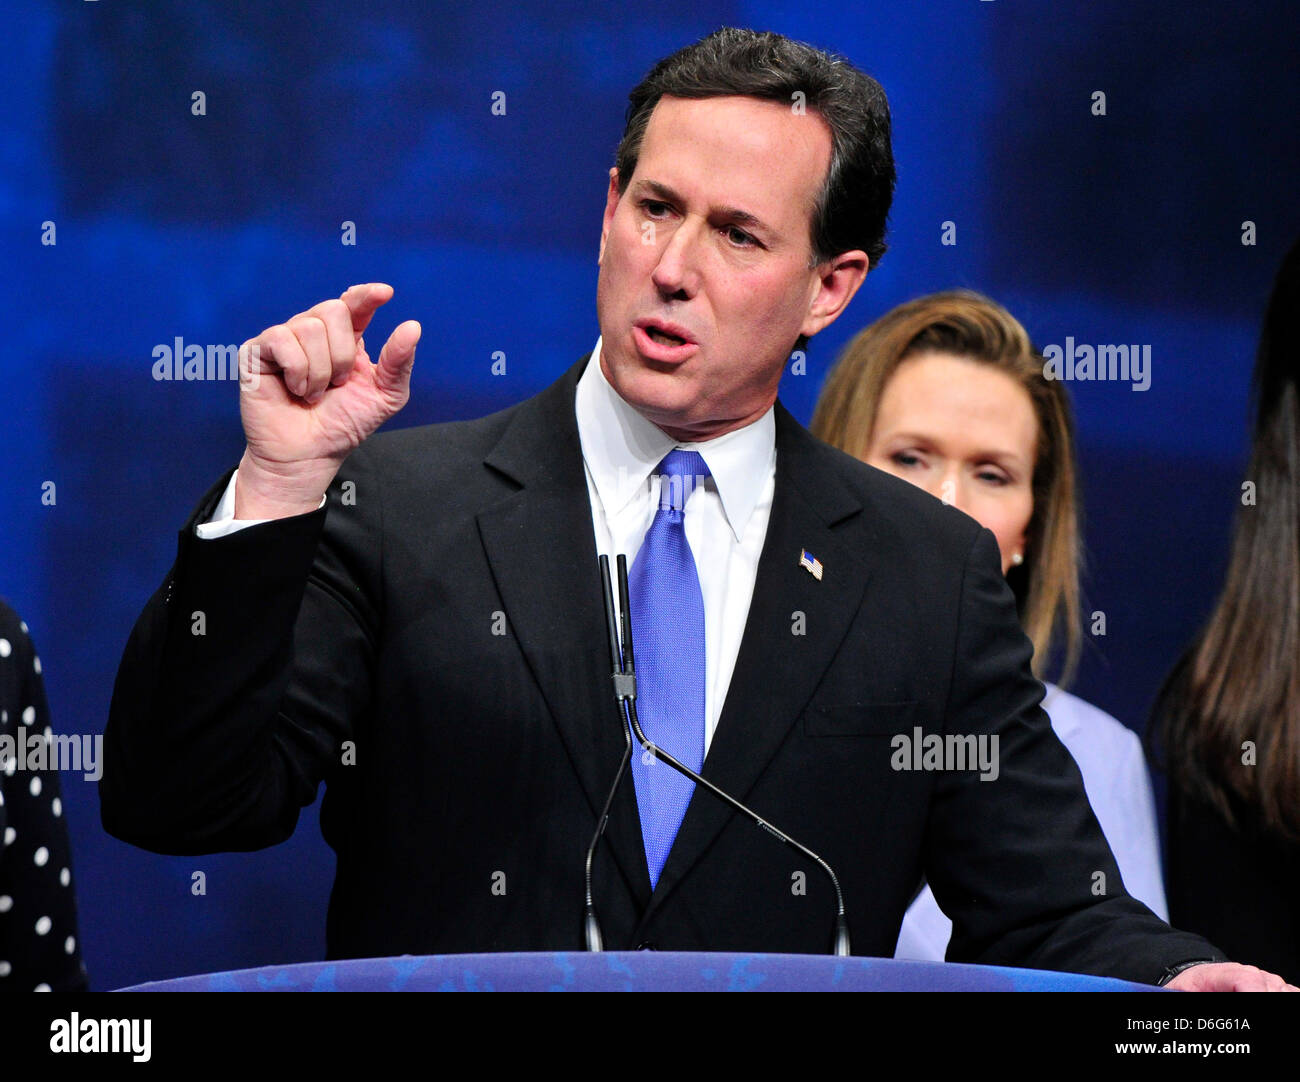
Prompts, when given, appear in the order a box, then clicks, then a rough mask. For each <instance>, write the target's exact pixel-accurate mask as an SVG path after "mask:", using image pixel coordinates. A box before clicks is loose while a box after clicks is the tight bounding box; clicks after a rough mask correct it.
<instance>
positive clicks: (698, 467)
mask: <svg viewBox="0 0 1300 1082" xmlns="http://www.w3.org/2000/svg"><path fill="white" fill-rule="evenodd" d="M655 472H656V473H658V474H659V475H660V481H659V509H660V510H661V511H663V510H671V511H682V510H684V509H685V507H686V501H687V500H689V499H690V498H691V493H692V492H694V491H695V489H696V488H697V487H698V486H701V485H703V484H704V479H705V478H706V477H710V476H712V475H711V474H710V473H709V467H708V466H707V465H705V462H704V456H703V455H701V454H700V453H699V452H698V451H683V450H680V449H676V450H672V451H669V452H668V454H666V455H665V456H664V460H663V461H662V462H660V463H659V468H658V469H657V470H656V471H655Z"/></svg>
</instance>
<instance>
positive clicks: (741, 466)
mask: <svg viewBox="0 0 1300 1082" xmlns="http://www.w3.org/2000/svg"><path fill="white" fill-rule="evenodd" d="M600 346H601V340H600V339H599V338H597V339H596V347H595V349H593V350H592V352H591V360H590V361H588V362H587V368H586V371H584V372H583V373H582V377H581V378H580V379H579V380H578V391H577V397H576V399H575V402H574V408H575V411H576V413H577V419H578V438H579V440H580V441H581V442H582V458H583V461H584V462H585V463H586V464H587V469H588V470H589V471H590V473H591V477H592V480H593V481H594V483H595V485H596V492H597V493H598V494H599V496H600V500H601V503H602V504H603V505H604V507H605V512H606V514H608V515H611V516H612V515H615V514H617V513H618V512H619V511H621V510H622V509H623V508H624V507H626V506H627V504H628V501H629V500H631V499H632V498H633V497H634V496H635V495H636V494H637V493H638V491H639V490H641V489H642V488H644V486H645V483H646V479H647V478H648V477H649V476H650V474H651V473H652V472H653V471H654V468H655V467H656V466H658V465H659V463H660V462H662V461H663V459H664V456H665V455H666V454H668V452H669V451H671V450H672V449H673V448H674V447H680V448H682V449H683V450H687V451H698V452H699V453H700V455H701V456H702V457H703V458H704V461H705V464H706V465H707V466H708V467H709V473H711V474H712V475H713V480H714V483H715V485H716V486H717V489H718V497H719V499H720V500H721V501H722V510H723V513H724V514H725V515H726V517H727V524H728V525H729V526H730V527H731V531H732V533H734V534H735V536H736V540H737V541H739V540H740V539H741V537H742V536H743V534H744V532H745V525H746V524H747V523H748V522H749V516H750V515H751V514H752V513H753V510H754V506H755V505H756V504H757V503H758V501H759V498H760V497H761V496H762V494H763V487H764V485H765V484H766V482H767V480H768V478H769V477H771V476H772V471H773V470H774V469H775V465H776V417H775V415H774V413H773V410H772V408H771V407H770V406H769V407H768V409H767V412H766V413H764V414H763V416H762V417H760V418H759V419H758V420H757V421H753V422H752V423H750V424H748V425H746V426H745V427H744V428H738V429H736V430H735V431H734V432H728V433H727V434H726V435H724V436H719V437H717V438H716V439H712V440H705V441H704V442H702V443H679V442H677V441H676V440H674V439H673V438H672V436H670V435H668V433H666V432H664V431H663V429H661V428H659V427H658V426H657V425H655V424H653V423H652V422H650V421H648V420H646V419H645V418H644V417H642V416H641V414H639V413H638V412H637V411H636V410H635V409H634V408H633V407H632V406H630V405H628V403H627V402H625V401H624V400H623V399H622V398H621V397H620V396H619V394H618V392H617V391H615V390H614V388H613V387H611V386H610V384H609V381H608V380H607V379H606V378H605V373H604V372H602V371H601V368H600Z"/></svg>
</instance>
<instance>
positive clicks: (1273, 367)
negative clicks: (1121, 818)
mask: <svg viewBox="0 0 1300 1082" xmlns="http://www.w3.org/2000/svg"><path fill="white" fill-rule="evenodd" d="M1298 313H1300V241H1298V242H1297V243H1296V244H1295V245H1293V246H1292V248H1291V250H1290V252H1288V253H1287V256H1286V258H1285V259H1284V260H1283V263H1282V268H1281V270H1280V271H1279V272H1278V276H1277V280H1276V282H1275V283H1274V287H1273V294H1272V297H1271V299H1270V300H1269V303H1268V308H1267V310H1266V313H1265V316H1264V327H1263V331H1262V333H1261V335H1260V341H1259V351H1258V354H1257V357H1256V363H1255V377H1254V397H1255V432H1254V440H1253V443H1252V447H1251V454H1250V463H1249V465H1248V467H1247V470H1246V478H1245V481H1244V483H1243V484H1242V488H1241V506H1240V507H1238V508H1237V520H1236V528H1235V532H1234V536H1233V541H1232V549H1231V555H1230V557H1229V561H1228V572H1227V577H1226V581H1225V582H1224V586H1223V592H1222V594H1221V595H1220V597H1219V600H1218V603H1217V604H1216V605H1215V608H1214V610H1213V612H1211V614H1210V617H1209V619H1208V620H1207V621H1206V623H1205V626H1204V627H1203V628H1202V630H1201V632H1200V634H1199V635H1198V636H1197V637H1196V638H1195V640H1193V642H1192V644H1191V646H1190V647H1189V648H1188V650H1187V652H1186V653H1185V654H1184V655H1183V657H1182V658H1181V659H1180V661H1179V662H1178V664H1177V665H1176V666H1175V667H1174V669H1173V671H1172V672H1171V673H1170V674H1169V677H1168V678H1167V680H1166V681H1165V685H1164V687H1163V688H1162V689H1161V692H1160V696H1159V699H1158V701H1157V704H1156V708H1155V714H1154V724H1153V725H1152V726H1151V728H1150V730H1149V731H1150V732H1152V733H1153V734H1154V735H1155V738H1156V741H1157V755H1156V757H1157V760H1158V761H1159V760H1163V763H1164V766H1165V769H1166V770H1167V771H1168V774H1169V816H1168V828H1169V829H1168V834H1169V837H1168V846H1167V850H1168V888H1169V911H1170V918H1171V920H1172V922H1173V923H1174V924H1175V925H1177V926H1178V927H1179V928H1185V929H1187V930H1188V931H1191V932H1200V933H1202V934H1203V935H1206V936H1208V937H1209V938H1210V939H1211V940H1212V941H1213V942H1214V943H1216V944H1218V945H1219V946H1220V947H1221V948H1222V949H1223V950H1225V951H1227V952H1228V954H1229V955H1230V956H1231V957H1233V958H1235V959H1237V960H1239V961H1241V962H1247V963H1250V964H1253V965H1257V966H1260V967H1261V968H1264V969H1268V970H1271V971H1273V972H1275V973H1278V974H1281V975H1282V976H1283V977H1284V978H1285V979H1286V980H1288V981H1290V982H1292V983H1294V982H1296V981H1297V980H1300V386H1298V384H1300V346H1298V345H1297V340H1296V333H1295V326H1294V324H1295V317H1296V315H1297V314H1298Z"/></svg>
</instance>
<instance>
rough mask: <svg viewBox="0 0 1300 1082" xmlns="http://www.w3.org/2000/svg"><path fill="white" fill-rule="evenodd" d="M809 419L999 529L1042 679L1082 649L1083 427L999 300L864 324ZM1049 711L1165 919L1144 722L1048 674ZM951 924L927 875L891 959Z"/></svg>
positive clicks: (1095, 803) (956, 303)
mask: <svg viewBox="0 0 1300 1082" xmlns="http://www.w3.org/2000/svg"><path fill="white" fill-rule="evenodd" d="M812 432H813V434H814V435H815V436H818V437H819V438H821V439H823V440H825V441H826V442H827V443H830V444H832V445H834V446H836V447H839V448H840V449H841V450H843V451H847V452H848V453H849V454H852V455H854V456H855V457H857V458H860V459H862V460H863V461H865V462H867V463H869V464H870V465H872V466H876V467H879V468H880V469H882V470H887V471H889V472H890V473H893V474H896V475H897V476H899V477H902V478H904V479H906V480H908V481H911V482H912V483H913V484H916V485H919V486H920V487H922V488H924V489H926V490H928V491H929V492H931V493H932V494H933V495H934V496H936V497H938V498H939V499H942V500H944V502H946V503H949V504H952V505H954V506H956V507H957V508H958V509H959V510H961V511H964V512H966V513H967V514H968V515H970V516H971V517H972V518H974V519H976V520H977V521H978V522H979V523H980V524H981V525H983V526H986V527H988V528H989V529H990V530H991V531H992V532H993V534H994V536H995V537H996V538H997V542H998V548H999V549H1000V551H1001V555H1002V572H1003V574H1004V575H1005V576H1006V578H1007V583H1008V585H1009V586H1010V587H1011V590H1012V592H1013V593H1014V594H1015V597H1016V602H1017V606H1018V608H1019V612H1020V618H1021V622H1022V624H1023V626H1024V629H1025V633H1026V634H1027V635H1028V636H1029V638H1030V640H1031V641H1032V642H1033V644H1034V660H1033V666H1034V672H1035V674H1036V675H1037V676H1038V677H1039V678H1040V679H1045V673H1046V671H1047V666H1048V663H1049V660H1050V659H1051V658H1052V657H1053V656H1054V655H1053V650H1054V649H1055V650H1056V651H1057V654H1059V656H1060V658H1061V664H1060V670H1061V674H1062V675H1061V683H1063V684H1064V683H1068V682H1069V679H1070V677H1071V675H1072V674H1073V671H1074V669H1075V667H1076V665H1077V662H1078V656H1079V649H1080V643H1081V632H1080V614H1079V529H1078V510H1077V506H1076V499H1077V497H1076V489H1075V465H1074V433H1073V422H1072V421H1071V417H1070V408H1069V402H1068V400H1067V399H1066V396H1065V391H1064V389H1063V388H1062V386H1061V384H1060V383H1059V382H1055V381H1052V380H1048V379H1047V378H1045V377H1044V375H1043V360H1042V357H1041V356H1040V355H1039V354H1038V353H1037V351H1036V350H1035V349H1034V348H1033V346H1032V344H1031V343H1030V341H1029V336H1028V335H1027V334H1026V332H1025V329H1024V328H1023V327H1022V326H1021V325H1020V324H1019V322H1017V320H1016V319H1015V318H1014V317H1013V316H1012V315H1011V314H1010V313H1009V312H1008V311H1007V310H1006V309H1005V308H1003V307H1002V306H1001V305H998V304H996V303H995V302H993V301H991V300H989V299H988V298H987V297H984V296H981V295H980V294H978V293H973V292H969V291H965V290H960V291H951V292H946V293H936V294H933V295H931V296H927V297H921V298H919V299H918V300H914V301H911V302H909V303H907V304H904V305H900V306H899V307H897V308H895V309H893V310H892V311H890V312H888V313H886V314H885V315H884V316H882V317H881V318H880V319H878V320H876V322H874V323H873V324H871V326H869V327H867V328H866V329H865V330H863V331H862V332H860V333H859V334H858V335H857V336H856V337H855V338H854V339H853V340H852V341H851V342H850V343H849V345H848V346H847V348H846V349H845V351H844V353H843V354H842V355H841V357H840V358H839V360H838V361H837V362H836V364H835V367H834V368H833V369H832V370H831V372H830V374H829V376H828V377H827V380H826V385H825V387H824V388H823V389H822V394H821V398H820V400H819V401H818V403H817V409H816V412H815V414H814V416H813V422H812ZM1043 709H1044V710H1045V711H1046V712H1047V714H1048V716H1049V717H1050V718H1051V722H1052V729H1053V731H1054V732H1055V733H1056V735H1057V737H1058V738H1059V739H1060V740H1061V742H1062V743H1063V744H1064V745H1065V746H1066V748H1068V749H1069V751H1070V753H1071V755H1073V756H1074V759H1075V762H1076V763H1078V766H1079V770H1080V773H1081V774H1082V775H1083V783H1084V788H1085V789H1086V790H1087V793H1088V799H1089V802H1090V803H1091V804H1092V808H1093V811H1094V813H1095V814H1096V816H1097V820H1098V822H1099V823H1100V824H1101V828H1102V831H1103V833H1104V834H1105V835H1106V839H1107V841H1108V842H1109V843H1110V846H1111V849H1112V850H1113V852H1114V854H1115V860H1116V863H1117V864H1118V865H1119V868H1120V874H1121V875H1122V876H1123V879H1124V886H1125V888H1126V889H1127V890H1128V893H1129V894H1131V895H1132V896H1133V897H1135V898H1137V899H1138V900H1139V901H1141V902H1143V903H1144V904H1145V905H1146V906H1147V907H1148V908H1150V909H1151V910H1152V911H1153V912H1154V913H1155V914H1156V915H1157V916H1159V917H1160V918H1161V919H1165V920H1167V919H1168V915H1167V911H1166V907H1165V894H1164V887H1163V883H1162V880H1161V873H1160V848H1159V841H1158V835H1157V828H1156V817H1155V801H1154V798H1153V796H1152V792H1151V780H1150V777H1149V776H1148V774H1147V768H1146V763H1145V760H1144V758H1143V753H1142V745H1141V742H1140V740H1139V739H1138V737H1137V735H1136V734H1134V733H1133V732H1132V731H1131V730H1130V729H1128V728H1126V727H1125V726H1124V725H1122V724H1120V722H1118V721H1116V720H1115V719H1114V718H1113V717H1111V716H1110V715H1109V714H1107V713H1105V712H1104V711H1102V710H1099V709H1098V708H1097V707H1095V706H1092V705H1090V704H1089V703H1086V702H1084V701H1083V700H1082V699H1079V698H1077V697H1075V696H1073V695H1071V694H1069V693H1068V692H1066V691H1064V690H1063V689H1062V688H1061V687H1059V686H1057V685H1054V684H1050V683H1049V684H1047V695H1046V697H1045V698H1044V700H1043ZM951 931H952V925H951V922H949V920H948V918H947V917H946V916H944V914H943V912H942V910H940V908H939V906H938V903H937V902H936V901H935V898H934V895H933V894H932V893H931V891H930V888H929V887H928V886H925V887H924V888H923V889H922V890H921V892H920V894H919V895H918V896H917V898H916V899H915V900H914V901H913V903H912V905H911V907H910V908H909V909H908V911H907V914H906V916H905V917H904V919H903V926H902V931H901V933H900V935H899V940H898V946H897V948H896V950H895V957H898V958H916V959H928V960H936V961H938V960H942V959H943V958H944V955H945V952H946V950H947V946H948V939H949V936H950V934H951Z"/></svg>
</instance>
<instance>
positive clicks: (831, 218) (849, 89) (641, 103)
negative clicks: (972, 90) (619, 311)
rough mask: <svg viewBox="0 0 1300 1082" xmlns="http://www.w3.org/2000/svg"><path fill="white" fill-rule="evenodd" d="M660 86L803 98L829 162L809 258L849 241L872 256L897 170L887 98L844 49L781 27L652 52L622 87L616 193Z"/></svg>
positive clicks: (685, 92)
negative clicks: (824, 138) (627, 89)
mask: <svg viewBox="0 0 1300 1082" xmlns="http://www.w3.org/2000/svg"><path fill="white" fill-rule="evenodd" d="M665 94H667V95H668V96H670V97H675V98H714V97H724V96H727V95H731V94H739V95H745V96H747V97H752V98H761V99H763V100H767V101H779V102H783V103H786V104H793V103H794V102H796V101H802V102H803V103H804V106H805V107H806V108H807V109H808V110H809V111H815V112H817V113H818V114H820V115H821V117H822V118H823V119H824V120H825V121H826V123H827V125H828V126H829V127H830V130H831V164H830V168H829V169H828V170H827V173H826V180H825V182H824V183H823V185H822V190H821V192H820V193H819V194H818V197H817V204H816V208H815V209H814V211H813V219H812V235H811V243H812V260H811V265H812V266H816V265H817V264H819V263H823V262H825V261H826V260H828V259H830V258H832V257H833V256H835V255H838V254H839V253H840V252H848V251H854V250H861V251H864V252H866V253H867V257H868V258H869V259H870V260H871V266H872V267H874V266H875V265H876V264H877V263H878V262H879V261H880V257H881V256H882V255H884V254H885V247H886V245H885V227H886V221H887V219H888V217H889V205H890V203H891V202H892V201H893V198H894V179H895V172H894V154H893V150H892V149H891V147H890V138H889V102H888V100H887V99H886V98H885V91H884V90H883V88H882V87H881V86H880V84H879V83H878V82H876V80H875V79H873V78H871V76H869V75H866V74H865V73H863V72H861V71H859V70H858V69H857V68H855V67H854V66H853V65H852V64H850V63H849V62H848V61H847V60H845V59H844V58H843V57H840V56H836V55H833V54H831V53H826V52H823V51H822V50H820V49H815V48H813V47H812V46H811V45H805V44H804V43H803V42H800V41H793V40H791V39H790V38H787V37H783V36H782V35H780V34H774V33H770V32H760V31H757V30H740V29H737V28H735V27H723V28H722V29H721V30H715V31H714V32H713V33H712V34H710V35H709V36H708V37H706V38H701V39H700V40H699V41H697V42H695V44H693V45H688V46H686V47H685V48H683V49H679V50H678V51H677V52H675V53H673V54H672V55H671V56H668V57H665V58H664V59H663V60H660V61H659V62H658V63H657V64H656V65H655V66H654V67H653V68H651V69H650V72H649V74H648V75H646V77H645V78H644V79H642V80H641V82H640V83H639V84H638V85H637V86H636V88H635V89H634V90H633V91H632V93H631V94H629V95H628V108H627V121H626V124H625V126H624V128H623V138H622V140H621V141H620V142H619V145H618V154H617V156H616V159H615V163H614V164H615V165H616V166H617V167H618V184H619V194H620V195H621V194H622V193H623V192H625V191H626V190H627V185H628V183H629V182H630V181H631V179H632V173H633V172H634V171H635V169H636V163H637V156H638V154H639V153H640V150H641V140H642V139H643V138H644V137H645V131H646V127H647V126H648V125H649V123H650V114H651V113H652V112H653V111H654V107H655V105H656V104H657V103H658V101H659V99H660V98H661V97H663V96H664V95H665ZM797 94H802V95H803V98H802V99H800V98H797V97H796V95H797Z"/></svg>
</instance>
